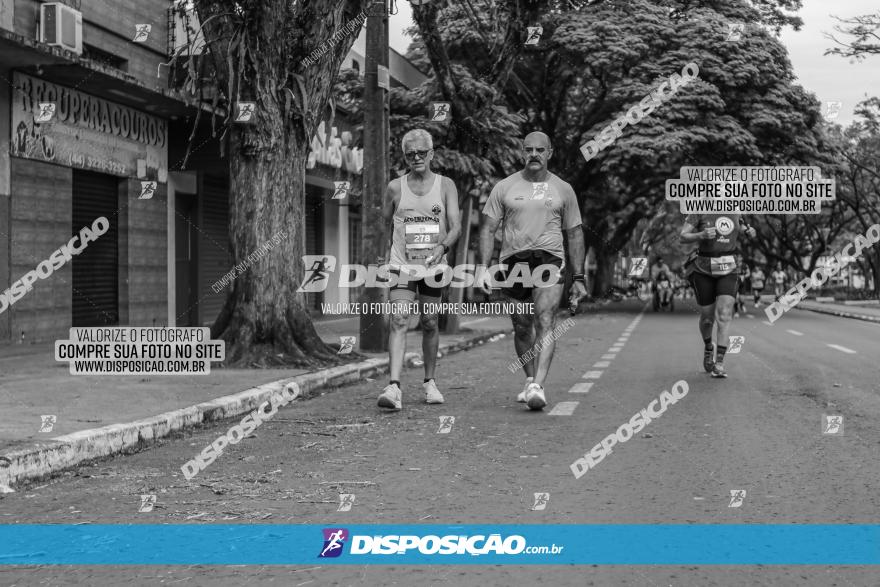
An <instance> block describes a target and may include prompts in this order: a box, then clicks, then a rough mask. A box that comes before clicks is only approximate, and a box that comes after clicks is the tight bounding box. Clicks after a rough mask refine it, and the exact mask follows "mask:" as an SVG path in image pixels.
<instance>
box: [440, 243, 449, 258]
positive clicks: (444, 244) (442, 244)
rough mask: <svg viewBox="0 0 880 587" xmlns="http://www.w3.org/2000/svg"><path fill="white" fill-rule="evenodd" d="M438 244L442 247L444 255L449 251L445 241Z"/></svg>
mask: <svg viewBox="0 0 880 587" xmlns="http://www.w3.org/2000/svg"><path fill="white" fill-rule="evenodd" d="M440 246H441V247H443V254H444V255H445V254H446V253H448V252H449V247H447V246H446V243H440Z"/></svg>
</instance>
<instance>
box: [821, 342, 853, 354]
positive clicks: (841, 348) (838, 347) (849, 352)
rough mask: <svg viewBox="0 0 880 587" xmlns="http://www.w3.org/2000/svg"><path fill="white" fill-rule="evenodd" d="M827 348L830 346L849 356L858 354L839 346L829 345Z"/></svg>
mask: <svg viewBox="0 0 880 587" xmlns="http://www.w3.org/2000/svg"><path fill="white" fill-rule="evenodd" d="M827 346H830V347H831V348H833V349H835V350H838V351H841V352H844V353H847V354H850V355H855V354H856V351H854V350H852V349H848V348H846V347H845V346H840V345H839V344H829V345H827Z"/></svg>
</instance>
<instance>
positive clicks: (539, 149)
mask: <svg viewBox="0 0 880 587" xmlns="http://www.w3.org/2000/svg"><path fill="white" fill-rule="evenodd" d="M523 152H524V153H526V154H530V153H533V152H534V153H539V154H541V155H543V154H544V153H546V152H547V148H546V147H523Z"/></svg>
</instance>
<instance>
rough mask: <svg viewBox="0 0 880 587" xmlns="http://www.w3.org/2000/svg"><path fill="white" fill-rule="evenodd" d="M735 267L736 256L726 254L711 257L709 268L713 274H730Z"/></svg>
mask: <svg viewBox="0 0 880 587" xmlns="http://www.w3.org/2000/svg"><path fill="white" fill-rule="evenodd" d="M735 269H736V258H734V256H733V255H724V256H723V257H710V258H709V270H710V271H711V272H712V275H715V276H721V275H729V274H730V273H732V272H733V271H734V270H735Z"/></svg>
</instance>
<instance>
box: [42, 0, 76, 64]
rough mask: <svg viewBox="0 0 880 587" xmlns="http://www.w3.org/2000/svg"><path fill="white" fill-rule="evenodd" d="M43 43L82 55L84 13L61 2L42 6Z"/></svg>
mask: <svg viewBox="0 0 880 587" xmlns="http://www.w3.org/2000/svg"><path fill="white" fill-rule="evenodd" d="M39 34H40V38H39V41H40V42H41V43H46V44H47V45H54V46H56V47H62V48H63V49H67V50H68V51H73V52H74V53H77V54H81V53H82V12H80V11H79V10H74V9H73V8H71V7H70V6H67V5H65V4H62V3H60V2H51V3H48V4H43V5H42V6H40V32H39Z"/></svg>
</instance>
